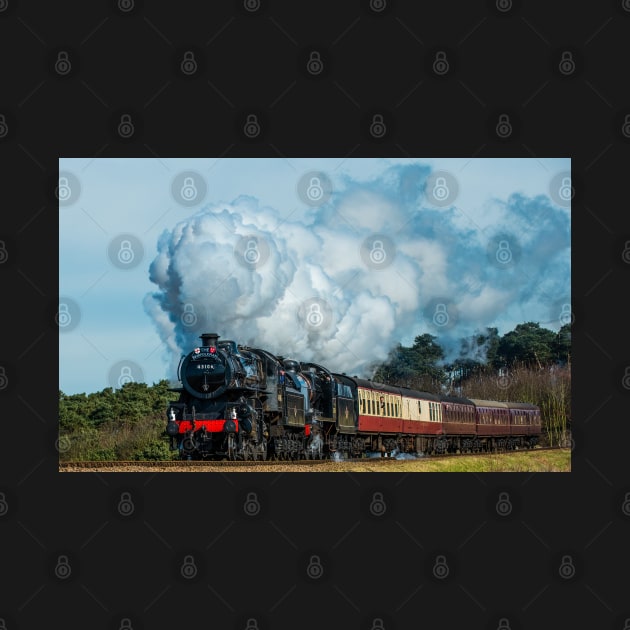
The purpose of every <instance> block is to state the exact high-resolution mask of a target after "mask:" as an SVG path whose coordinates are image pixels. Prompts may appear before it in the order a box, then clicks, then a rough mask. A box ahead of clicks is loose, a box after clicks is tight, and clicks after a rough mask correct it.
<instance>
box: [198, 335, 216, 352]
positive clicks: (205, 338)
mask: <svg viewBox="0 0 630 630" xmlns="http://www.w3.org/2000/svg"><path fill="white" fill-rule="evenodd" d="M199 338H200V339H201V346H202V347H203V348H206V347H208V348H212V347H216V345H217V341H218V340H219V335H217V333H203V335H199Z"/></svg>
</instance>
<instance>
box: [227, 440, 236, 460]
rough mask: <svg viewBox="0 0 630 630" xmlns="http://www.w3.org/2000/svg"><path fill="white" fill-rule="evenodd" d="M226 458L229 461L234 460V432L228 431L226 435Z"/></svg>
mask: <svg viewBox="0 0 630 630" xmlns="http://www.w3.org/2000/svg"><path fill="white" fill-rule="evenodd" d="M227 452H228V459H229V460H230V461H234V460H235V459H236V439H235V438H234V434H233V433H230V434H229V435H228V448H227Z"/></svg>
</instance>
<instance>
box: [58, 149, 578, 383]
mask: <svg viewBox="0 0 630 630" xmlns="http://www.w3.org/2000/svg"><path fill="white" fill-rule="evenodd" d="M59 170H60V186H59V199H60V207H59V248H60V262H59V279H60V305H61V306H60V313H59V319H60V335H59V361H60V363H59V366H60V384H59V387H60V389H61V390H63V391H64V392H65V393H68V394H72V393H79V392H93V391H99V390H101V389H103V388H105V387H108V386H113V387H118V386H120V384H122V383H123V382H124V381H125V380H129V379H130V378H131V379H133V380H144V381H145V382H147V383H149V384H150V383H153V382H156V381H158V380H160V379H162V378H169V379H173V377H174V373H173V365H176V359H177V357H178V356H179V354H180V352H182V351H184V348H182V346H185V351H188V350H189V349H191V348H190V347H188V344H192V345H194V343H195V341H194V339H195V337H196V335H197V334H198V333H199V332H203V331H199V330H197V329H195V328H194V327H193V328H191V329H188V330H187V329H186V327H185V326H184V327H182V325H181V322H182V321H185V319H182V317H183V312H182V309H184V311H185V310H186V309H187V308H188V309H190V308H193V306H192V305H193V304H196V305H197V308H199V309H201V310H203V317H204V318H205V321H204V322H203V325H207V326H209V327H210V328H212V329H213V330H209V332H217V333H219V334H220V335H222V337H224V338H235V339H237V341H241V340H244V341H247V342H250V343H258V344H259V345H261V346H262V347H268V348H270V349H272V350H273V351H278V350H279V349H281V350H282V351H283V352H284V353H285V354H287V355H289V354H294V355H295V356H299V358H305V359H311V360H312V359H317V360H321V361H322V362H325V363H326V364H327V365H330V366H333V364H335V362H338V364H339V367H337V366H336V365H335V366H334V368H335V371H336V370H339V371H341V370H342V369H343V370H344V371H345V370H350V371H352V373H357V371H361V370H363V371H365V370H366V369H368V364H369V363H370V360H371V361H374V360H376V359H377V358H378V356H380V355H383V354H386V351H387V348H388V347H390V346H391V344H392V342H394V341H399V340H400V341H403V343H410V342H411V341H412V340H413V337H414V336H415V335H416V334H421V333H423V332H430V333H432V334H436V336H438V337H440V336H441V335H445V336H446V337H448V336H449V335H450V336H451V341H453V339H454V338H455V337H456V336H458V335H463V334H470V333H472V332H474V330H476V329H481V328H483V327H485V326H488V325H494V326H497V327H498V328H499V332H500V333H501V334H503V333H505V332H507V331H509V330H511V329H512V328H513V327H514V326H515V325H516V324H518V323H521V322H523V321H528V320H532V321H539V322H540V323H541V325H545V326H547V327H549V328H552V329H555V330H557V329H558V327H559V321H561V320H560V319H559V317H557V316H556V314H557V315H558V316H560V315H561V313H562V308H563V305H564V304H568V303H570V197H568V196H567V195H566V194H565V193H567V191H570V170H571V162H570V159H568V158H557V159H556V158H554V159H548V158H537V159H534V158H531V159H530V158H528V159H471V158H452V159H450V158H426V159H425V158H417V159H407V158H405V159H363V158H361V159H351V158H350V159H342V158H330V159H311V158H287V159H283V158H273V159H271V158H266V159H240V158H238V159H237V158H225V159H212V158H210V159H169V158H160V159H157V158H151V159H92V158H86V159H79V158H72V159H65V158H64V159H61V160H60V162H59ZM320 174H321V176H319V177H318V175H320ZM304 177H306V179H304ZM314 177H315V178H316V181H315V182H313V178H314ZM300 182H302V183H300ZM312 184H316V185H317V186H316V187H315V188H316V189H319V191H320V192H319V193H316V194H314V196H313V197H306V196H305V194H306V193H307V191H308V189H309V187H310V186H311V185H312ZM444 186H446V189H444ZM311 190H313V189H312V188H311ZM418 190H420V192H422V191H424V192H423V193H422V194H420V195H418ZM444 190H446V191H447V192H446V193H445V192H444ZM410 191H411V192H410ZM434 193H435V195H437V196H435V195H434ZM440 196H441V197H440ZM178 226H179V227H178ZM251 235H254V236H255V242H256V244H257V245H256V246H255V247H256V248H257V250H256V251H257V252H258V253H259V254H262V260H261V261H260V262H258V264H256V265H250V266H249V268H248V266H247V264H245V265H243V264H242V260H240V261H237V262H240V263H241V264H240V265H237V264H236V262H235V260H236V259H238V256H239V255H241V254H244V253H245V251H244V249H243V248H247V247H252V245H251V240H248V239H250V236H251ZM237 237H240V240H239V238H237ZM160 238H162V247H161V249H159V248H158V241H159V239H160ZM243 239H244V240H243ZM241 241H242V242H241ZM381 242H383V243H385V245H384V249H382V250H380V251H381V252H384V254H385V255H384V256H383V255H381V257H380V259H379V257H378V256H377V257H375V258H370V257H369V254H370V253H371V252H373V251H374V248H375V247H376V248H377V249H378V248H379V247H380V246H381V245H379V243H381ZM235 243H236V245H235ZM239 243H240V244H239ZM247 243H250V245H247ZM239 248H240V249H239ZM366 248H367V249H366ZM499 250H500V251H499ZM226 252H229V254H230V255H228V254H226ZM250 253H251V252H250ZM377 253H378V252H377ZM495 253H498V256H495ZM460 256H461V260H460V259H459V257H460ZM267 258H268V259H269V262H268V263H267V264H264V263H266V261H267ZM381 259H386V261H387V264H381V262H382V260H381ZM154 261H156V262H155V265H154V268H153V272H151V264H152V263H153V262H154ZM183 261H186V262H187V264H184V262H183ZM191 261H195V264H191ZM374 261H376V262H374ZM373 263H374V264H373ZM379 266H381V267H382V269H381V268H378V267H379ZM232 267H233V268H232ZM385 267H387V269H385ZM151 273H153V278H154V280H155V281H152V280H151ZM174 286H178V287H179V286H181V287H183V288H182V289H181V290H180V293H181V295H179V296H177V302H178V304H177V305H176V304H175V302H174V301H173V291H174V288H173V287H174ZM200 287H201V289H200ZM152 295H153V296H154V297H151V296H152ZM308 300H311V301H312V300H320V301H321V305H322V306H321V308H322V309H323V310H322V311H321V313H322V314H323V315H324V317H325V318H328V319H327V320H326V322H325V324H326V326H325V327H322V328H321V329H317V330H316V329H314V328H313V327H311V328H309V327H308V326H306V327H304V326H302V327H300V325H299V324H298V325H297V326H295V318H296V317H297V318H298V319H299V318H302V320H300V322H299V323H301V324H304V321H305V320H304V309H305V308H307V309H311V311H312V308H313V305H312V303H311V302H308ZM186 305H188V306H186ZM438 305H442V306H438ZM232 306H233V311H234V312H233V313H232V317H231V316H230V310H231V308H232ZM442 307H444V309H446V310H445V311H444V312H446V313H447V315H448V317H446V318H445V320H448V322H449V323H448V325H444V326H442V322H441V321H440V319H439V317H438V318H436V319H433V318H432V316H434V315H435V314H436V312H441V310H440V309H441V308H442ZM318 308H319V307H318ZM178 309H179V310H178ZM219 311H220V312H219ZM200 312H201V311H200ZM436 322H437V324H438V327H437V328H436ZM440 326H441V327H440ZM215 328H216V330H215ZM219 328H220V329H219ZM324 328H326V330H324ZM357 331H361V332H357ZM363 331H365V335H366V339H370V340H371V341H370V342H364V341H363V340H362V339H361V337H362V334H363ZM274 344H276V346H277V347H275V346H274ZM366 345H370V347H371V348H372V350H371V351H370V352H369V353H367V354H366V352H365V347H366ZM169 348H170V350H169ZM383 358H385V356H383Z"/></svg>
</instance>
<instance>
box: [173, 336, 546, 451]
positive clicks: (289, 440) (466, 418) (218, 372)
mask: <svg viewBox="0 0 630 630" xmlns="http://www.w3.org/2000/svg"><path fill="white" fill-rule="evenodd" d="M200 338H201V345H200V346H199V347H197V348H195V349H194V350H193V351H192V352H190V353H189V354H188V355H186V356H184V357H182V359H181V361H180V363H179V367H178V378H179V381H180V382H181V384H182V387H179V388H177V389H173V390H172V391H175V392H179V400H178V401H176V402H172V403H170V405H169V408H168V410H167V417H168V419H167V425H166V433H167V434H168V435H169V436H170V437H171V448H173V449H178V450H179V451H180V455H181V457H182V459H224V458H227V459H230V460H237V459H242V460H248V459H252V460H255V459H259V460H265V459H267V458H268V457H274V458H278V459H300V458H306V459H320V458H323V457H330V456H335V454H337V453H339V454H342V455H344V456H353V457H357V456H362V455H365V454H366V453H370V452H376V453H380V454H381V455H390V456H391V455H392V454H394V453H396V452H398V451H401V452H415V453H417V452H422V453H443V452H449V451H450V452H477V451H489V450H495V451H496V450H504V449H514V448H532V447H533V446H535V444H536V443H537V440H538V436H539V435H540V426H541V422H540V410H539V409H538V407H536V406H535V405H531V404H528V403H500V402H496V401H481V400H476V401H473V400H470V399H466V398H457V399H455V398H453V397H449V396H439V395H435V394H429V393H426V392H418V391H415V390H411V389H408V388H404V387H400V388H398V387H392V386H388V385H382V384H378V383H373V382H371V381H367V380H363V379H358V378H351V377H349V376H346V375H345V374H336V373H333V372H331V371H330V370H328V369H327V368H326V367H324V366H322V365H319V364H316V363H308V362H299V361H295V360H292V359H285V358H284V357H281V356H274V355H273V354H271V353H270V352H268V351H266V350H263V349H260V348H250V347H247V346H242V345H237V344H236V343H235V342H234V341H228V340H224V341H219V336H218V335H217V334H215V333H204V334H202V335H201V337H200Z"/></svg>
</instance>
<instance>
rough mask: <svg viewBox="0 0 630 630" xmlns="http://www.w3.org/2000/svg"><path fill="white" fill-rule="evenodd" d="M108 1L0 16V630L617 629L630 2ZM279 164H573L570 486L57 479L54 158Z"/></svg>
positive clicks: (20, 6) (629, 353) (545, 479)
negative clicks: (190, 570) (356, 160)
mask: <svg viewBox="0 0 630 630" xmlns="http://www.w3.org/2000/svg"><path fill="white" fill-rule="evenodd" d="M121 1H122V2H123V4H122V5H119V3H118V2H117V1H115V2H105V1H104V0H102V1H100V2H97V3H86V2H79V1H75V2H52V3H45V2H39V3H35V2H25V1H24V0H20V1H16V0H0V77H1V79H2V82H1V89H0V116H2V117H3V118H0V163H1V165H2V171H1V173H2V177H1V181H2V197H3V200H4V203H3V207H2V214H1V217H2V218H1V219H0V226H1V227H0V240H2V241H4V244H5V251H6V252H7V254H8V257H7V259H6V261H5V262H3V263H2V264H0V281H1V282H2V298H3V299H2V331H3V335H2V345H1V346H0V367H1V368H2V372H3V373H2V374H0V376H2V377H3V378H0V385H1V389H0V404H1V407H0V409H1V410H2V421H3V434H2V440H1V441H0V457H1V458H2V459H1V461H2V476H1V479H0V492H2V493H3V495H0V499H4V501H0V532H1V538H0V540H1V541H2V543H1V544H2V558H1V561H0V579H1V582H2V584H3V587H2V589H1V591H0V619H2V620H3V622H4V627H6V628H7V629H8V630H14V629H16V628H35V627H42V626H44V627H53V626H54V627H59V628H67V629H70V628H85V627H86V626H90V627H93V628H108V629H109V628H114V629H116V630H118V629H119V628H129V627H132V628H134V629H142V628H151V627H154V628H158V627H167V626H168V627H173V626H174V625H177V626H178V627H186V628H208V627H228V628H232V627H234V628H244V629H245V628H248V625H249V628H250V629H254V630H255V628H259V629H261V630H266V629H267V628H270V629H271V628H317V629H320V628H331V627H332V628H344V629H345V628H366V629H368V630H379V628H380V627H383V628H385V629H386V630H392V629H397V628H400V629H402V628H418V627H425V626H429V625H430V626H431V627H432V628H447V627H456V628H466V629H469V628H504V629H505V628H507V627H509V628H511V629H514V630H518V629H520V628H536V629H539V628H557V627H558V626H562V627H577V626H578V625H580V626H587V625H588V626H589V627H599V628H601V627H605V628H608V627H610V628H618V629H619V630H622V629H623V628H624V626H625V625H626V621H625V620H626V619H627V618H630V603H628V597H627V586H628V580H627V567H628V565H629V563H630V550H629V549H628V543H627V541H628V531H629V527H630V517H629V516H626V515H625V513H624V511H623V509H622V508H623V505H624V501H625V499H626V493H628V492H630V476H629V475H628V469H627V448H628V435H629V431H628V429H627V417H626V416H627V412H626V413H624V412H625V410H626V409H627V401H628V397H629V396H630V391H628V390H627V389H626V388H624V387H623V384H622V378H623V376H624V374H625V370H626V366H628V365H630V349H629V348H628V341H627V340H628V337H627V333H626V329H627V315H626V309H625V307H624V306H623V305H622V301H621V298H622V297H625V288H626V286H627V279H628V274H630V265H628V264H626V263H625V262H624V260H623V258H622V253H623V251H624V248H625V243H626V241H628V240H630V228H629V226H628V222H629V219H628V217H629V216H630V210H629V209H628V204H627V181H628V177H627V165H628V155H629V147H630V137H628V136H630V133H627V134H624V133H623V131H624V127H623V125H624V121H625V117H626V115H628V114H630V95H629V94H628V82H627V77H628V53H629V50H630V37H629V35H630V2H627V1H626V2H622V1H621V0H617V1H615V2H604V3H600V2H589V3H588V4H587V5H586V8H585V9H583V8H581V7H582V5H579V4H577V3H575V2H568V1H567V2H556V3H554V6H553V9H552V10H550V9H549V3H546V2H542V1H536V2H534V1H526V0H523V1H518V0H512V2H511V3H510V2H505V1H504V0H499V1H500V5H499V7H500V8H505V7H506V6H507V7H508V10H507V11H501V10H500V8H498V6H497V4H496V3H495V2H481V1H479V0H477V1H474V2H466V1H460V2H458V3H454V2H431V3H422V6H418V5H419V3H415V2H402V1H401V0H397V1H393V0H383V2H382V3H380V4H379V2H376V3H374V2H373V3H372V4H370V2H358V1H356V2H346V3H340V2H331V1H329V0H328V1H326V0H319V1H318V2H290V1H288V0H283V1H281V0H270V1H266V0H261V2H260V6H259V7H258V8H256V6H257V5H256V3H255V2H254V3H252V4H249V3H248V6H250V7H252V6H253V7H254V8H255V10H254V11H248V10H247V8H246V7H245V5H244V4H243V3H242V2H216V3H211V8H204V10H203V12H202V13H200V7H201V6H203V7H205V5H206V3H199V2H191V1H186V2H184V1H181V2H179V3H177V8H166V7H164V8H161V7H158V6H156V5H155V3H151V2H148V1H144V2H140V1H139V0H134V2H132V4H133V8H132V9H131V10H130V11H125V10H124V9H125V8H126V7H128V6H129V5H125V4H124V2H125V0H121ZM126 1H130V0H126ZM121 7H122V8H121ZM188 50H192V51H194V53H195V60H196V62H197V64H198V66H197V71H196V72H195V74H194V75H191V76H187V75H185V74H183V73H182V72H181V69H180V64H181V61H182V60H183V54H184V52H185V51H188ZM314 51H315V52H318V53H319V59H320V60H321V63H322V64H323V67H322V71H321V73H320V74H318V75H317V76H313V75H311V74H309V73H308V71H307V62H308V60H309V58H310V57H311V53H312V52H314ZM438 51H444V52H446V56H447V59H448V62H449V69H448V72H447V73H446V74H444V75H438V74H435V73H434V71H433V64H434V60H435V56H436V53H437V52H438ZM60 52H65V53H67V60H68V61H69V62H70V69H69V72H68V73H67V74H65V75H60V74H59V73H58V72H57V71H56V70H55V63H56V61H57V60H58V59H59V53H60ZM566 52H570V53H571V59H572V60H573V64H574V65H573V66H572V67H571V71H570V72H569V73H568V74H563V73H562V72H561V71H560V62H561V61H562V59H563V57H562V55H563V53H566ZM251 113H254V114H256V116H257V120H258V122H259V124H260V126H261V129H260V133H259V135H258V136H257V137H256V138H249V137H247V136H246V135H245V134H244V133H243V126H244V123H245V122H246V120H247V116H248V115H249V114H251ZM123 114H128V115H130V116H131V117H132V120H133V122H134V127H135V130H134V134H133V136H132V137H131V138H122V137H121V136H120V135H119V134H118V133H117V127H118V123H119V121H120V118H121V116H122V115H123ZM375 114H378V115H380V116H382V121H383V123H384V124H385V126H386V129H387V131H386V133H385V134H384V135H383V136H382V137H378V138H376V137H373V136H371V135H370V132H369V127H370V123H371V121H372V120H373V117H374V115H375ZM503 114H507V115H508V116H509V120H510V123H511V125H512V132H511V134H510V135H509V136H508V137H507V138H501V137H499V136H498V135H497V134H496V132H495V129H496V125H497V122H498V120H499V116H501V115H503ZM3 123H4V127H2V124H3ZM285 155H286V156H305V155H313V156H340V157H343V156H346V155H352V156H354V157H359V156H397V155H408V156H417V157H432V156H447V155H448V156H462V155H463V156H532V157H536V156H538V157H544V156H553V157H556V156H570V157H571V158H572V159H573V185H574V187H575V198H574V200H573V205H572V222H573V223H572V225H573V252H574V256H573V268H572V271H573V287H572V295H573V313H574V316H575V323H574V326H573V345H574V349H573V377H574V401H573V426H574V438H575V448H574V452H573V472H572V473H571V474H565V475H542V474H538V475H521V474H516V475H507V474H493V475H410V476H405V477H402V476H398V475H345V474H341V475H321V474H310V475H309V474H307V475H257V474H250V475H246V474H242V475H203V474H180V475H177V474H162V475H155V476H151V475H145V474H128V475H107V474H81V475H61V474H59V473H58V472H57V463H58V453H57V450H56V446H55V440H56V438H57V417H56V407H57V392H58V374H57V370H58V366H57V351H58V333H57V329H56V325H55V321H54V315H55V313H56V309H57V299H58V277H57V251H56V250H57V212H58V203H57V199H56V198H55V195H54V189H55V186H56V185H57V176H58V175H57V159H58V157H59V156H81V157H89V156H94V157H106V156H143V157H150V156H154V157H157V156H209V157H218V156H271V157H277V156H285ZM123 492H128V493H129V494H130V497H131V499H132V501H133V510H132V511H131V514H129V515H128V516H123V515H121V513H120V511H119V510H118V505H119V502H120V498H121V493H123ZM251 492H254V493H256V496H257V499H258V501H259V503H260V508H261V509H260V511H259V512H258V513H257V514H256V515H255V516H248V515H247V514H246V513H245V511H244V510H243V505H244V501H245V500H246V498H247V494H248V493H251ZM374 492H381V493H382V495H383V499H384V501H385V503H386V506H387V509H386V510H385V511H384V513H383V514H382V515H381V516H378V517H377V516H374V515H373V514H372V513H371V512H370V509H369V506H370V503H371V500H372V498H373V495H374ZM500 492H507V493H508V494H509V496H510V500H511V503H512V511H511V512H510V513H509V514H508V515H507V516H501V515H500V514H499V513H498V512H497V510H496V503H497V500H498V498H499V493H500ZM628 512H629V513H630V510H628ZM60 556H66V557H67V565H65V566H66V567H69V568H70V574H69V576H68V577H66V578H64V579H62V578H60V577H58V575H59V571H57V572H56V571H55V569H59V565H60V562H59V559H60ZM186 556H192V558H193V560H194V563H195V568H196V573H195V575H194V577H193V578H192V579H186V578H185V577H183V575H182V572H181V567H182V563H183V562H184V560H185V557H186ZM438 556H443V557H444V558H443V560H444V561H445V562H446V566H447V567H448V572H447V575H446V576H445V577H444V579H438V578H436V577H435V575H436V573H435V572H434V568H435V565H436V558H437V557H438ZM567 556H568V557H569V558H570V559H571V562H572V568H571V570H570V571H568V572H566V571H565V572H564V573H563V572H562V571H560V566H561V565H562V563H563V559H566V557H567ZM314 557H317V558H318V559H319V562H320V565H319V566H320V568H321V575H320V576H319V577H318V578H317V579H312V578H311V577H309V572H308V571H307V568H308V566H309V564H312V559H313V558H314ZM565 565H566V563H565ZM438 574H439V572H438ZM61 575H62V576H63V575H64V573H63V570H62V572H61ZM318 575H319V574H318ZM441 575H443V574H441ZM563 575H564V576H566V578H567V579H565V577H563ZM620 576H621V577H620ZM249 620H252V621H249ZM379 620H380V622H379ZM506 624H507V626H506ZM0 627H2V626H1V625H0Z"/></svg>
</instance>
